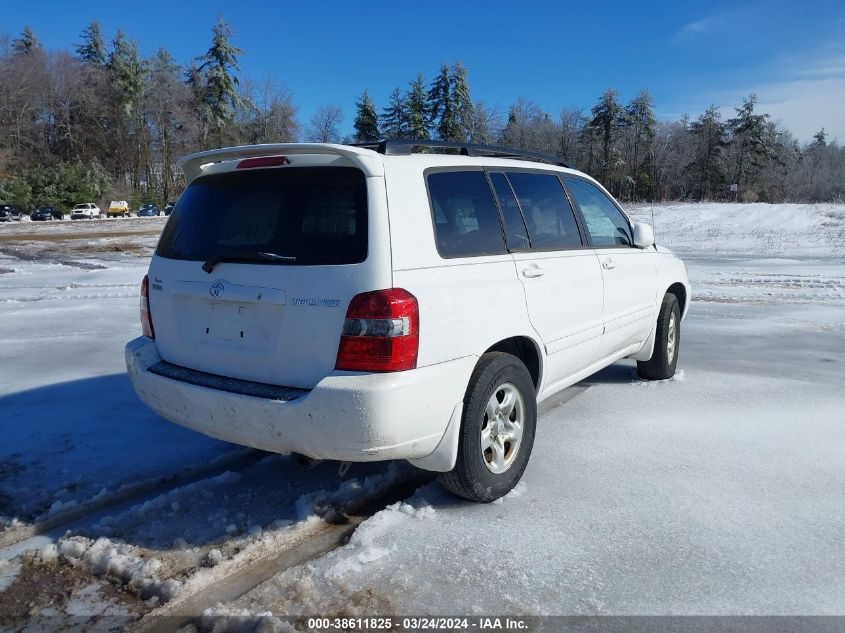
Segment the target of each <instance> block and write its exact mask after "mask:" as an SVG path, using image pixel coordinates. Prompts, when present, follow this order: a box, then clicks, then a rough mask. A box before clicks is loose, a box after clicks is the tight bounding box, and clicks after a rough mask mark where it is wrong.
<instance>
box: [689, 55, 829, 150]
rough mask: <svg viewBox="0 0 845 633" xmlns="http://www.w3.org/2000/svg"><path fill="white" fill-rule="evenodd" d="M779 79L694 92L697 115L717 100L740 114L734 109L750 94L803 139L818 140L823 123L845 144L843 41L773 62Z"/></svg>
mask: <svg viewBox="0 0 845 633" xmlns="http://www.w3.org/2000/svg"><path fill="white" fill-rule="evenodd" d="M772 65H773V66H774V67H775V68H777V69H778V72H777V75H778V76H779V77H778V78H776V79H773V80H771V81H765V82H762V81H754V80H753V79H752V80H750V81H749V82H748V84H747V85H746V86H744V87H739V88H732V89H729V90H719V91H713V92H710V93H704V94H698V95H692V96H691V97H690V98H689V102H690V103H691V104H692V103H694V104H695V107H694V109H692V110H690V112H691V114H692V113H695V114H694V115H693V116H697V114H698V113H699V112H700V111H701V110H702V108H703V106H702V104H709V103H715V104H716V105H718V106H720V107H721V111H722V117H723V118H724V119H728V118H730V117H732V116H734V108H735V107H737V106H739V105H740V104H741V103H742V100H743V99H744V98H745V97H747V96H748V95H749V94H755V95H757V110H758V111H759V112H765V113H768V114H769V115H771V117H772V119H773V120H775V121H780V122H781V123H782V124H783V125H784V127H786V128H787V129H788V130H790V131H791V132H792V133H793V135H795V137H796V138H798V140H799V141H802V142H805V141H809V140H811V139H812V137H813V134H815V133H816V132H818V131H819V129H821V128H822V127H823V128H824V129H825V132H826V133H827V135H828V138H829V139H831V140H833V139H836V140H837V141H838V142H839V143H845V51H843V48H842V44H841V43H839V42H833V43H828V44H827V45H824V44H823V45H821V46H818V47H815V48H814V49H813V50H809V51H808V50H805V51H802V52H800V53H797V54H792V55H790V56H781V57H779V58H777V59H774V60H772Z"/></svg>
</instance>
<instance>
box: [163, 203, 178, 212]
mask: <svg viewBox="0 0 845 633" xmlns="http://www.w3.org/2000/svg"><path fill="white" fill-rule="evenodd" d="M175 206H176V203H175V202H168V203H167V204H166V205H164V215H170V212H171V211H173V207H175Z"/></svg>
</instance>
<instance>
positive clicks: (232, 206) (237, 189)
mask: <svg viewBox="0 0 845 633" xmlns="http://www.w3.org/2000/svg"><path fill="white" fill-rule="evenodd" d="M226 253H231V254H243V255H245V256H248V255H250V254H253V255H256V254H259V253H272V254H274V255H279V256H282V257H284V258H285V259H284V260H281V259H280V260H278V261H274V262H273V263H288V264H293V265H306V266H309V265H310V266H316V265H331V264H357V263H360V262H363V261H364V260H365V259H366V258H367V187H366V180H365V178H364V174H363V172H362V171H361V170H359V169H355V168H353V167H288V168H284V169H263V170H254V171H234V172H226V173H222V174H215V175H210V176H204V177H201V178H197V179H196V180H195V181H194V182H193V183H191V185H190V186H189V187H188V188H187V189H186V190H185V192H184V193H183V194H182V196H181V197H180V198H179V202H178V203H177V204H176V206H175V207H174V209H173V212H172V213H171V214H170V219H169V220H168V222H167V225H166V226H165V228H164V231H163V232H162V235H161V239H160V240H159V244H158V248H157V249H156V254H158V255H160V256H161V257H167V258H168V259H181V260H191V261H206V260H208V259H209V258H211V257H214V256H215V255H220V254H226Z"/></svg>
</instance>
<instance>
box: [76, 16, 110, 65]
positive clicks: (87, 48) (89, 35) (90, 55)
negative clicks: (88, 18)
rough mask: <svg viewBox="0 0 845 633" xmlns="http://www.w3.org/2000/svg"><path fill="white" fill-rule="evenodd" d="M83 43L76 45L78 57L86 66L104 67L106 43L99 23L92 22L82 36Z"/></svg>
mask: <svg viewBox="0 0 845 633" xmlns="http://www.w3.org/2000/svg"><path fill="white" fill-rule="evenodd" d="M81 37H82V43H80V44H77V45H76V55H77V57H79V59H81V60H82V61H83V62H85V63H86V64H90V65H92V66H104V65H105V63H106V43H105V40H103V33H102V31H101V30H100V23H99V22H91V24H89V25H88V28H86V29H85V30H84V31H82V34H81Z"/></svg>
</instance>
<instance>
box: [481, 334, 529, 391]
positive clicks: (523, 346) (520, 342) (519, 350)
mask: <svg viewBox="0 0 845 633" xmlns="http://www.w3.org/2000/svg"><path fill="white" fill-rule="evenodd" d="M488 352H504V353H506V354H511V355H512V356H516V357H517V358H518V359H519V360H521V361H522V362H523V363H524V364H525V366H526V367H527V368H528V373H529V374H531V380H532V381H533V382H534V389H536V390H537V391H539V390H540V381H541V380H542V378H543V356H542V354H541V353H540V347H539V345H538V344H537V342H536V341H534V339H532V338H530V337H528V336H511V337H509V338H506V339H502V340H501V341H498V342H497V343H494V344H493V345H491V346H490V347H488V348H487V349H486V350H485V351H484V353H485V354H487V353H488Z"/></svg>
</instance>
